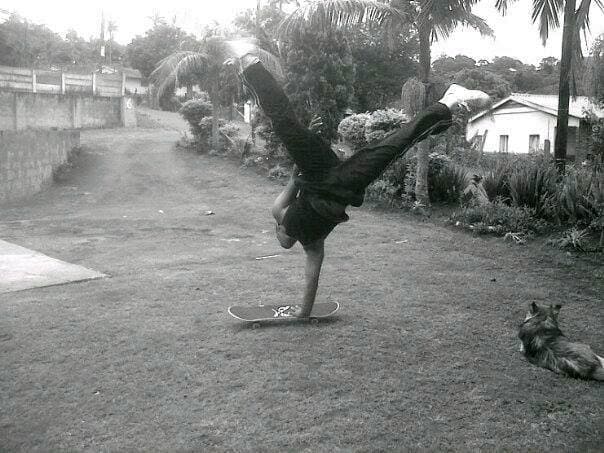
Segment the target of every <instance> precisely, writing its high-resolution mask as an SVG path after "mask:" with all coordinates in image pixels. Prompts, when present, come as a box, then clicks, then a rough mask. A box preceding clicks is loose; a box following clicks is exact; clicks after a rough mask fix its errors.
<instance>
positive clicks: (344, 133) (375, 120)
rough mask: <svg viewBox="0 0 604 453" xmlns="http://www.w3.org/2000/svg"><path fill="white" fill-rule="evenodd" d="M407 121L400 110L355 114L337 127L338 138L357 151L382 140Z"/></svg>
mask: <svg viewBox="0 0 604 453" xmlns="http://www.w3.org/2000/svg"><path fill="white" fill-rule="evenodd" d="M407 121H409V118H408V117H407V115H405V114H404V113H403V112H401V111H400V110H395V109H384V110H376V111H375V112H372V113H357V114H356V115H350V116H349V117H347V118H344V119H343V120H342V121H341V122H340V124H339V125H338V133H339V134H340V136H341V137H342V138H343V139H344V140H345V141H346V142H348V143H349V144H350V145H352V146H353V147H354V148H355V151H358V150H359V149H361V148H362V147H364V146H365V145H367V144H368V143H372V142H376V141H379V140H381V139H383V138H384V137H385V136H387V135H388V133H389V132H391V131H393V130H394V129H398V128H399V127H401V125H402V124H404V123H406V122H407Z"/></svg>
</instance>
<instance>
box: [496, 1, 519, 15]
mask: <svg viewBox="0 0 604 453" xmlns="http://www.w3.org/2000/svg"><path fill="white" fill-rule="evenodd" d="M517 1H518V0H496V1H495V8H496V9H497V11H499V12H500V13H501V15H502V16H505V15H506V14H507V13H508V6H509V5H511V4H512V3H516V2H517Z"/></svg>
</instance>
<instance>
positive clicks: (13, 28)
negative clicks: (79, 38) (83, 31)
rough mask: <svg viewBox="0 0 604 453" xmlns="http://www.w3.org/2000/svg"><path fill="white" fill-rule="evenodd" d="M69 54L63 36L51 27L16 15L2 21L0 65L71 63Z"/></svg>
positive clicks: (22, 65)
mask: <svg viewBox="0 0 604 453" xmlns="http://www.w3.org/2000/svg"><path fill="white" fill-rule="evenodd" d="M69 63H70V56H69V53H68V51H67V46H66V45H65V43H64V41H63V39H62V38H61V37H60V36H59V35H58V34H57V33H54V32H53V31H51V30H50V29H48V28H47V27H46V26H45V25H38V24H34V23H31V22H29V21H27V20H26V19H23V18H21V17H19V16H17V15H14V14H13V15H11V16H10V17H9V18H8V20H7V21H5V22H3V23H2V24H0V64H3V65H6V66H17V67H28V68H45V67H49V66H54V65H57V66H61V65H68V64H69Z"/></svg>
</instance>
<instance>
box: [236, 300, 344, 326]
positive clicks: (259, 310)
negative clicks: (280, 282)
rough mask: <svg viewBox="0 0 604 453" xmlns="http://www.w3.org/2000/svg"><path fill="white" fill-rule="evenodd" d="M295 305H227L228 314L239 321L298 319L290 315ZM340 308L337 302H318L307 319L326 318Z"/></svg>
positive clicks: (257, 321) (255, 321) (256, 321)
mask: <svg viewBox="0 0 604 453" xmlns="http://www.w3.org/2000/svg"><path fill="white" fill-rule="evenodd" d="M296 307H297V305H258V306H248V307H229V314H230V315H231V316H232V317H233V318H237V319H240V320H241V321H246V322H253V323H259V322H261V321H274V320H276V319H281V320H284V319H289V320H293V319H299V318H296V317H295V316H293V315H292V311H293V310H294V309H295V308H296ZM338 308H340V304H339V303H337V302H320V303H316V304H315V305H314V306H313V307H312V312H311V313H310V317H309V319H310V320H311V321H313V320H317V319H318V318H326V317H328V316H331V315H333V314H334V313H335V312H336V311H338Z"/></svg>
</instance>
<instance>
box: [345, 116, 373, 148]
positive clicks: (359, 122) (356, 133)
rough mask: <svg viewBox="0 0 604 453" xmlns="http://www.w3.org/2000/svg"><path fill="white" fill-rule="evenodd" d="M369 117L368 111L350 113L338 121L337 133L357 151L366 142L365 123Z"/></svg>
mask: <svg viewBox="0 0 604 453" xmlns="http://www.w3.org/2000/svg"><path fill="white" fill-rule="evenodd" d="M368 119H369V113H357V114H355V115H350V116H348V117H346V118H344V119H343V120H342V121H340V124H339V125H338V134H340V137H342V139H344V140H345V141H346V142H348V143H349V144H350V145H351V146H353V147H354V148H355V151H358V150H359V149H361V148H362V147H363V146H365V145H366V144H367V140H366V139H365V124H367V120H368Z"/></svg>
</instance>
